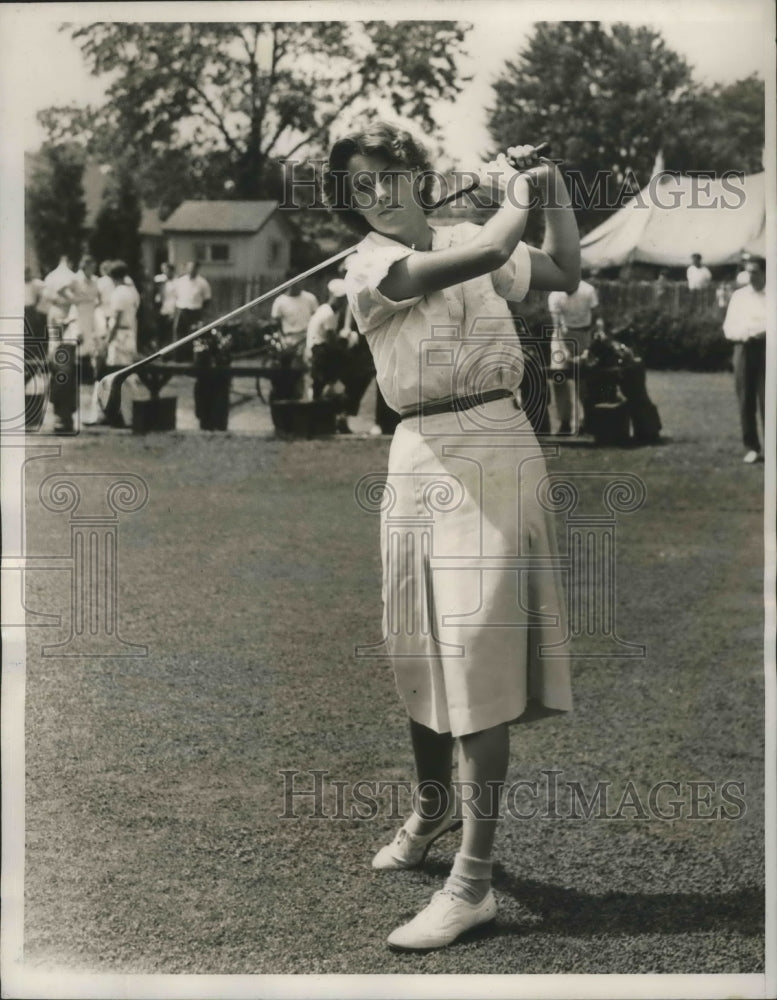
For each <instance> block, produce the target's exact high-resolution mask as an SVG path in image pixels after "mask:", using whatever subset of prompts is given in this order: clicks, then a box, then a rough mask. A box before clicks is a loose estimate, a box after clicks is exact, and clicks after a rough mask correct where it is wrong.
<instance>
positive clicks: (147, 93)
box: [40, 21, 467, 212]
mask: <svg viewBox="0 0 777 1000" xmlns="http://www.w3.org/2000/svg"><path fill="white" fill-rule="evenodd" d="M63 29H64V30H69V31H70V34H71V37H72V38H73V39H74V40H75V41H76V42H77V43H78V44H79V46H80V47H81V50H82V52H83V55H84V58H85V60H86V64H87V66H88V68H89V70H90V71H91V72H92V74H94V75H95V76H99V77H102V76H104V77H105V78H106V81H107V83H106V102H105V104H104V105H102V106H101V107H99V108H87V109H79V108H75V107H72V106H71V107H60V108H50V109H47V110H46V111H45V112H43V113H42V114H41V116H40V120H41V122H42V123H43V125H44V127H45V128H46V129H47V131H48V134H49V135H50V136H51V138H52V139H58V138H61V137H64V136H67V137H70V138H75V139H78V140H79V141H81V142H82V143H84V144H85V146H86V148H87V149H88V150H89V152H90V153H91V154H92V155H96V156H97V157H98V158H105V159H111V158H112V152H113V151H114V150H116V149H122V150H126V151H127V153H128V156H129V158H130V159H131V161H132V163H133V166H134V168H135V171H136V177H137V181H138V184H139V185H140V187H141V190H142V192H143V195H144V197H145V198H146V200H147V201H148V202H149V203H150V204H154V205H158V206H159V207H160V208H161V209H162V210H163V212H164V211H165V210H169V209H171V208H173V207H175V205H177V204H178V203H179V202H180V201H181V200H182V199H183V198H186V197H197V196H199V197H214V196H216V197H222V198H223V197H231V198H262V197H277V196H278V194H279V193H280V188H279V185H280V167H279V160H280V159H281V158H284V157H285V158H292V159H294V158H300V159H302V158H303V157H304V156H305V155H306V154H309V153H311V152H313V153H316V152H320V151H321V150H322V149H324V148H325V147H326V145H327V143H328V141H329V139H330V135H331V132H332V130H333V129H334V128H335V127H336V126H338V124H339V123H341V122H342V121H343V119H344V118H345V117H346V116H347V115H348V114H351V113H354V112H356V111H357V110H362V111H365V112H366V111H367V109H368V108H369V106H370V104H374V103H375V99H376V98H381V99H382V100H384V101H385V102H386V103H387V104H388V105H389V106H390V107H391V108H392V110H393V112H394V113H396V114H405V115H408V116H412V117H413V118H414V119H415V120H416V121H417V122H418V124H419V125H421V126H423V127H424V128H425V129H426V130H427V131H430V130H432V128H433V126H434V120H433V116H432V106H433V103H434V102H435V101H437V100H439V99H441V98H447V99H452V98H453V97H455V96H456V94H457V93H458V92H459V91H460V89H461V88H460V84H459V82H458V74H457V64H456V59H457V56H458V55H459V53H460V51H461V48H462V44H463V40H464V36H465V33H466V30H467V28H466V27H465V26H463V25H460V24H458V23H456V22H451V21H430V22H425V21H412V22H401V23H387V22H316V23H309V24H307V23H284V22H261V23H239V24H238V23H214V24H208V23H176V24H169V23H168V24H164V23H137V22H134V23H120V22H115V23H98V24H90V25H86V26H80V27H73V26H67V25H65V26H63ZM184 165H186V169H183V170H182V167H183V166H184Z"/></svg>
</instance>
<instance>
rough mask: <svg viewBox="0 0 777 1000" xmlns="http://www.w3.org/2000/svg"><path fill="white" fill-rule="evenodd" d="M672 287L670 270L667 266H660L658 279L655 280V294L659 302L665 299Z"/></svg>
mask: <svg viewBox="0 0 777 1000" xmlns="http://www.w3.org/2000/svg"><path fill="white" fill-rule="evenodd" d="M670 287H671V284H670V281H669V272H668V271H667V269H666V268H665V267H660V268H659V269H658V274H656V280H655V281H654V282H653V294H654V296H655V299H656V302H657V303H659V304H660V303H661V302H663V301H664V296H665V295H666V293H667V291H668V290H669V288H670Z"/></svg>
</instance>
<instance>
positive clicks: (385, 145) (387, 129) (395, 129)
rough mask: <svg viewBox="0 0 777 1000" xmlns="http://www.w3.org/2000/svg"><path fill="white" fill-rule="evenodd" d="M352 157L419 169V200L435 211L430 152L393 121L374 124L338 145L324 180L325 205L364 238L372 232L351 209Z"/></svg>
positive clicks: (425, 207) (338, 141)
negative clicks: (372, 157) (370, 158)
mask: <svg viewBox="0 0 777 1000" xmlns="http://www.w3.org/2000/svg"><path fill="white" fill-rule="evenodd" d="M352 156H381V157H385V158H386V159H387V160H388V162H389V165H390V166H397V167H404V168H405V169H407V170H420V171H421V175H422V176H421V181H420V184H419V188H418V196H419V201H420V204H421V206H422V208H423V209H424V211H425V212H430V211H431V210H432V204H431V197H432V189H433V187H434V184H435V174H434V171H433V170H432V163H431V160H430V159H429V154H428V152H427V151H426V149H425V148H424V146H422V145H421V143H420V142H419V141H418V140H417V139H415V138H414V137H413V136H412V135H411V134H410V132H408V131H406V130H405V129H403V128H400V127H399V126H398V125H393V124H391V123H390V122H385V121H375V122H371V123H370V124H369V125H368V126H367V127H366V128H364V129H361V130H360V131H358V132H351V133H350V134H349V135H346V136H343V137H342V138H341V139H338V140H337V142H335V144H334V145H333V146H332V149H331V151H330V153H329V161H328V163H327V164H326V165H325V166H324V170H323V175H322V178H321V186H322V192H323V198H324V204H325V205H326V206H327V207H328V208H329V210H330V211H331V212H333V213H334V214H335V215H336V216H337V217H338V218H340V219H342V221H343V222H344V223H345V224H346V225H347V226H348V227H349V229H352V230H354V231H355V232H357V233H359V234H360V235H362V236H363V235H365V234H366V233H369V232H370V225H369V223H368V222H367V221H366V220H365V218H364V216H363V215H361V214H360V213H359V212H357V211H356V209H354V208H353V207H352V195H351V185H350V183H349V180H348V163H349V161H350V159H351V157H352Z"/></svg>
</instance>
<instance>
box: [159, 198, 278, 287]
mask: <svg viewBox="0 0 777 1000" xmlns="http://www.w3.org/2000/svg"><path fill="white" fill-rule="evenodd" d="M162 230H163V232H164V234H165V237H166V239H167V255H168V260H169V261H170V262H171V263H172V264H173V265H174V266H175V268H176V270H177V271H180V270H181V269H182V268H183V267H184V265H185V264H186V262H187V261H190V260H196V261H198V262H199V264H200V273H201V274H202V275H203V276H204V277H206V278H207V279H208V280H209V281H211V280H216V281H217V280H218V279H219V278H232V279H236V278H237V279H244V280H245V279H256V278H257V277H259V276H261V277H262V278H263V279H264V280H265V281H267V282H271V283H273V284H277V283H279V282H281V281H283V279H284V278H285V277H286V274H287V272H288V270H289V259H290V251H291V239H292V236H293V229H292V226H291V224H290V223H289V222H288V220H287V219H286V218H285V216H284V213H283V212H282V211H280V210H279V207H278V202H277V201H184V202H183V203H182V204H181V205H179V206H178V208H177V209H176V210H175V211H174V212H173V214H172V215H171V216H170V217H169V218H168V219H166V220H165V221H164V222H163V223H162Z"/></svg>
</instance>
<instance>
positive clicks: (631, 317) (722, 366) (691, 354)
mask: <svg viewBox="0 0 777 1000" xmlns="http://www.w3.org/2000/svg"><path fill="white" fill-rule="evenodd" d="M609 332H610V333H611V334H612V336H613V337H615V338H616V339H617V340H621V341H622V342H623V343H624V344H626V345H627V346H628V347H630V348H631V349H632V351H633V352H634V353H635V354H636V355H637V356H638V357H640V358H642V360H643V361H644V363H645V367H647V368H654V369H674V370H685V371H696V372H713V371H725V370H727V369H730V367H731V344H730V342H729V341H727V340H726V338H725V337H724V336H723V328H722V315H721V312H720V310H719V309H715V308H713V309H707V310H704V311H700V312H688V313H685V314H680V315H677V316H675V315H672V313H670V312H668V311H667V310H665V309H662V308H661V307H660V306H643V307H641V308H637V309H633V310H630V311H628V312H627V313H626V314H625V316H624V317H623V319H622V322H621V323H620V324H619V325H618V326H616V327H614V328H612V329H610V330H609Z"/></svg>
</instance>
